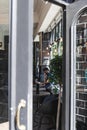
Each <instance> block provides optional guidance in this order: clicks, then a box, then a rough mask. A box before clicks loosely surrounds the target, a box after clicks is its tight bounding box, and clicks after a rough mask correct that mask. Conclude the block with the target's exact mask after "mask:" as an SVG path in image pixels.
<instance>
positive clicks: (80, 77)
mask: <svg viewBox="0 0 87 130" xmlns="http://www.w3.org/2000/svg"><path fill="white" fill-rule="evenodd" d="M75 66H76V80H75V82H76V121H77V128H78V121H81V122H84V123H86V122H87V121H86V120H87V10H86V11H83V12H82V13H81V15H80V16H79V18H78V20H77V24H76V65H75ZM79 125H80V124H79ZM81 127H82V128H81ZM81 127H80V129H81V130H82V129H83V127H84V126H83V125H82V126H81ZM86 129H87V127H86Z"/></svg>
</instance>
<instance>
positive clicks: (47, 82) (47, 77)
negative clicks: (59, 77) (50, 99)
mask: <svg viewBox="0 0 87 130" xmlns="http://www.w3.org/2000/svg"><path fill="white" fill-rule="evenodd" d="M43 72H44V87H45V88H46V90H47V91H49V92H50V93H51V84H52V83H53V77H52V74H51V73H50V71H49V69H48V68H44V69H43Z"/></svg>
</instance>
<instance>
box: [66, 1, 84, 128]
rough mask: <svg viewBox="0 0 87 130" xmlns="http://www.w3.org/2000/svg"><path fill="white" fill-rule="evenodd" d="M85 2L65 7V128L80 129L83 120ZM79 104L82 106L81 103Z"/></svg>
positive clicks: (77, 2) (82, 125) (82, 126)
mask: <svg viewBox="0 0 87 130" xmlns="http://www.w3.org/2000/svg"><path fill="white" fill-rule="evenodd" d="M86 5H87V1H86V0H83V1H81V0H79V1H76V2H74V3H73V4H70V5H68V6H66V35H65V38H64V39H65V40H64V41H65V43H66V47H65V58H66V62H65V63H66V64H65V72H66V73H65V124H66V125H65V129H67V130H79V129H83V128H84V126H85V123H86V107H85V103H86V99H85V97H86V96H87V92H86V90H87V88H86V66H87V62H86V57H87V54H86V52H84V49H85V47H86V42H87V31H86V30H87V6H86ZM82 104H83V105H82Z"/></svg>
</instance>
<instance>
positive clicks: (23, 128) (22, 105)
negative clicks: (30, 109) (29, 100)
mask: <svg viewBox="0 0 87 130" xmlns="http://www.w3.org/2000/svg"><path fill="white" fill-rule="evenodd" d="M25 107H26V101H25V100H24V99H21V100H20V102H19V104H18V108H17V112H16V125H17V128H18V129H19V130H26V126H25V125H23V124H20V111H21V108H25Z"/></svg>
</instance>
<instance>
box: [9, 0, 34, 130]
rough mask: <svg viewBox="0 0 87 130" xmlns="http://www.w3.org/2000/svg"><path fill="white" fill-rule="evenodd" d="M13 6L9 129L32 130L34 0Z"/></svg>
mask: <svg viewBox="0 0 87 130" xmlns="http://www.w3.org/2000/svg"><path fill="white" fill-rule="evenodd" d="M10 7H11V8H10V53H9V56H10V60H9V72H10V73H9V92H10V93H9V94H10V96H9V102H10V104H9V106H10V107H9V115H10V116H9V120H10V128H9V130H32V72H33V71H32V55H33V53H32V49H33V48H32V41H33V26H32V25H33V0H31V1H30V0H11V2H10Z"/></svg>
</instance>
